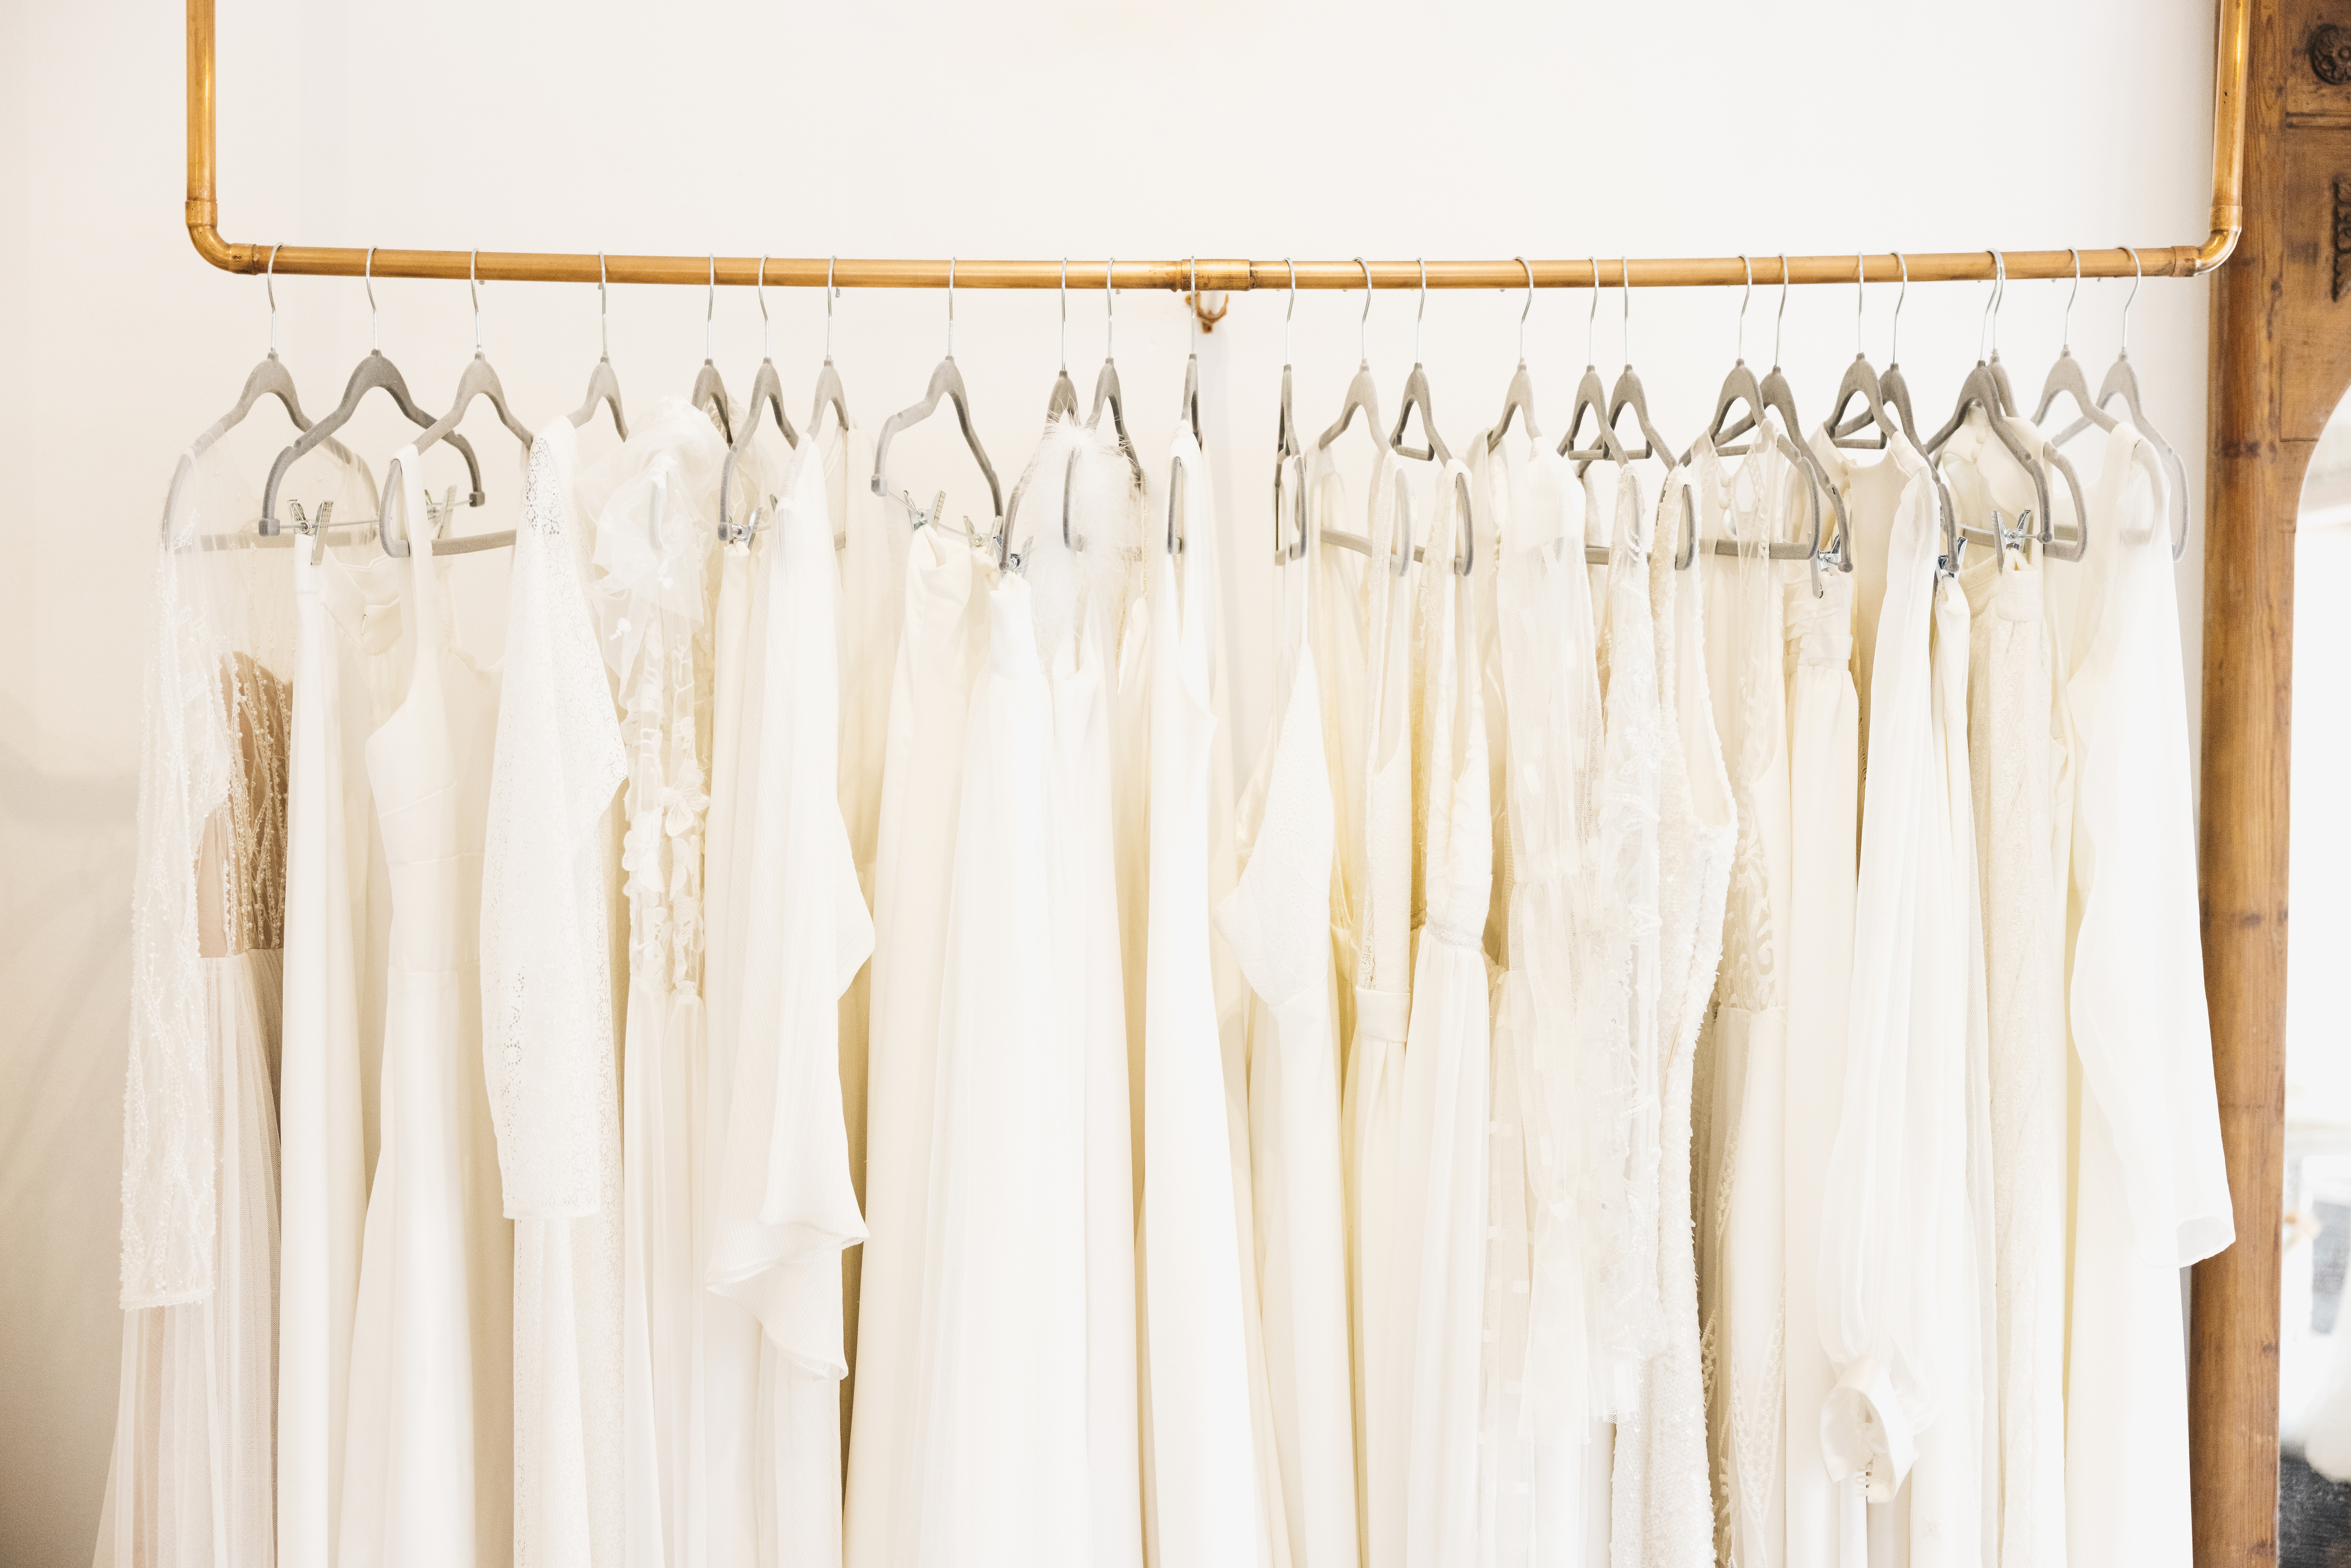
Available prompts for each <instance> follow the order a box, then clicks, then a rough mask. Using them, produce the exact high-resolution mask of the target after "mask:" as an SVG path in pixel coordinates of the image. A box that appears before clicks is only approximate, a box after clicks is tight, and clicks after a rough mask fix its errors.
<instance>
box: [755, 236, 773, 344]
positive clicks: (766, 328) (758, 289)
mask: <svg viewBox="0 0 2351 1568" xmlns="http://www.w3.org/2000/svg"><path fill="white" fill-rule="evenodd" d="M751 292H752V293H754V294H756V295H758V297H759V358H761V359H763V360H772V359H774V358H775V355H773V354H772V353H770V352H768V334H769V333H770V331H771V330H772V329H773V327H774V323H772V322H770V321H769V320H768V258H767V256H764V255H762V256H760V257H759V276H758V278H757V279H755V280H754V281H753V283H752V285H751Z"/></svg>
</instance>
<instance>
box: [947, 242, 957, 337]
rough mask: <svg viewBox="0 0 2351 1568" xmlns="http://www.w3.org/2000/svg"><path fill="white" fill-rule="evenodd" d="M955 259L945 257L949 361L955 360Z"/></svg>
mask: <svg viewBox="0 0 2351 1568" xmlns="http://www.w3.org/2000/svg"><path fill="white" fill-rule="evenodd" d="M955 264H956V258H955V257H953V256H949V257H947V358H948V359H950V360H952V359H954V358H955Z"/></svg>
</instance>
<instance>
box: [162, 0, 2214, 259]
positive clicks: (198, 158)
mask: <svg viewBox="0 0 2351 1568" xmlns="http://www.w3.org/2000/svg"><path fill="white" fill-rule="evenodd" d="M2251 6H2252V0H2220V23H2219V34H2220V56H2219V60H2218V62H2217V65H2216V68H2215V69H2214V72H2213V90H2212V231H2211V233H2210V235H2209V236H2208V237H2207V238H2206V239H2205V240H2204V241H2203V243H2202V244H2200V245H2167V246H2148V247H2144V248H2137V249H2132V248H2126V247H2124V246H2104V247H2100V248H2088V247H2085V248H2083V249H2082V250H2080V251H2079V252H2078V253H2076V252H2074V251H2070V250H2014V251H2005V252H2002V253H2001V260H2002V262H2003V263H2004V264H2005V267H2006V275H2007V276H2008V277H2013V278H2030V277H2072V276H2074V270H2075V267H2076V265H2077V263H2076V256H2077V254H2078V257H2079V260H2078V266H2079V268H2080V273H2081V276H2083V277H2131V276H2132V275H2133V274H2134V273H2135V272H2143V273H2144V274H2145V275H2146V276H2147V277H2196V276H2197V275H2198V274H2199V273H2205V272H2210V271H2211V270H2212V269H2213V268H2214V267H2219V266H2220V264H2221V263H2222V262H2224V261H2226V260H2228V259H2229V254H2230V252H2231V251H2232V250H2234V249H2235V248H2236V246H2237V237H2238V235H2239V234H2240V233H2241V231H2242V228H2243V224H2244V207H2243V204H2242V200H2241V187H2242V180H2243V174H2244V157H2245V66H2246V36H2247V29H2248V21H2247V18H2248V16H2249V13H2250V10H2251ZM213 57H214V29H213V0H188V200H187V224H188V238H189V239H190V240H191V241H193V243H194V245H195V247H196V252H197V254H198V255H200V256H203V257H204V259H205V260H206V261H208V262H210V263H212V264H213V265H214V267H220V268H221V269H222V270H224V271H226V272H246V273H257V272H260V271H262V270H264V269H265V268H266V267H269V266H270V265H271V257H272V256H273V255H274V256H275V257H276V270H277V271H279V272H285V273H310V274H319V275H325V276H331V277H359V276H360V274H361V273H362V271H365V270H368V269H370V268H372V270H373V272H374V273H375V275H376V276H378V277H447V278H456V277H465V276H466V274H467V269H468V267H472V268H473V270H474V273H475V276H477V277H483V278H494V279H518V280H525V281H530V282H543V283H594V282H595V281H597V278H598V276H599V271H600V268H601V274H602V276H603V277H605V278H607V279H608V280H609V281H611V282H613V283H679V284H701V283H706V282H710V281H712V280H713V279H714V278H715V280H716V282H719V283H726V284H738V285H746V286H747V285H749V284H751V283H753V282H755V281H758V277H759V275H760V271H761V261H760V258H759V257H757V256H718V257H716V259H715V260H714V259H713V258H711V257H709V256H601V257H600V256H596V255H595V254H593V253H592V252H589V253H566V252H559V251H502V250H485V251H478V252H467V251H462V250H402V249H398V248H395V247H392V246H378V247H375V248H374V249H373V250H372V252H371V251H369V250H365V249H355V248H351V247H349V246H304V245H285V246H279V245H269V244H261V245H248V244H243V243H239V242H234V241H230V240H225V239H223V238H222V237H221V233H220V199H219V194H218V192H219V183H218V176H219V165H220V158H219V144H218V141H217V138H216V136H215V131H214V101H215V90H214V88H215V76H214V68H213ZM371 257H372V259H371ZM1858 259H1859V261H1860V263H1861V268H1862V275H1863V277H1865V278H1867V279H1868V280H1870V281H1872V282H1884V283H1890V282H1893V281H1895V279H1896V278H1897V277H1902V276H1904V268H1905V267H1906V265H1907V277H1908V279H1909V281H1911V282H1913V283H1949V282H1955V281H1960V280H1965V279H1979V280H1985V279H1990V278H1991V277H1993V275H1994V262H1993V258H1992V253H1991V251H1989V250H1972V251H1933V252H1920V253H1917V254H1916V255H1913V254H1911V253H1909V252H1904V253H1903V256H1902V258H1901V261H1900V262H1897V261H1896V258H1895V256H1893V254H1892V253H1890V252H1889V253H1886V254H1881V255H1876V256H1861V257H1859V258H1858ZM1855 260H1856V258H1855V256H1853V255H1852V254H1850V253H1847V254H1845V255H1842V256H1786V257H1782V256H1752V257H1748V258H1741V257H1740V256H1635V257H1633V258H1631V259H1630V260H1629V261H1627V262H1626V263H1625V266H1624V267H1623V279H1622V280H1623V281H1624V282H1625V283H1628V284H1630V285H1631V286H1633V287H1641V288H1659V287H1664V288H1673V287H1702V286H1718V287H1719V286H1722V285H1727V284H1735V283H1739V282H1741V281H1742V280H1745V279H1748V278H1750V277H1751V278H1752V280H1753V281H1754V282H1757V283H1772V284H1776V283H1779V282H1781V281H1782V279H1783V277H1784V279H1785V280H1786V281H1788V282H1791V283H1847V284H1849V283H1852V282H1853V281H1855V277H1854V267H1855ZM949 265H950V264H949V263H948V262H946V261H945V260H915V261H908V260H879V259H872V258H867V257H856V256H842V257H840V258H838V259H837V260H836V259H835V258H831V257H827V256H769V257H768V258H766V264H765V273H766V281H767V282H768V283H771V284H775V285H778V286H782V287H790V286H794V285H798V286H803V287H820V286H822V285H823V284H824V282H825V281H826V277H827V275H828V272H829V271H830V273H831V281H832V282H833V283H834V284H836V285H838V286H839V287H844V288H943V287H946V284H947V269H948V267H949ZM1530 265H1531V267H1533V270H1534V283H1535V287H1539V288H1583V287H1591V286H1592V284H1593V263H1592V260H1591V258H1589V257H1584V256H1573V257H1569V258H1567V259H1563V260H1562V259H1552V260H1541V259H1531V261H1530ZM953 266H954V268H955V282H956V285H957V286H959V287H965V288H1053V287H1060V286H1061V283H1062V281H1063V278H1064V264H1063V263H1062V262H1061V261H1060V260H1058V259H1056V260H1051V261H998V260H986V259H978V258H974V259H958V260H956V262H955V263H954V264H953ZM1066 266H1067V270H1066V277H1067V280H1068V282H1069V284H1070V285H1071V287H1086V288H1100V287H1104V286H1105V285H1114V286H1115V287H1120V288H1165V289H1176V290H1184V289H1192V288H1196V289H1198V290H1200V291H1202V292H1216V291H1219V290H1232V289H1242V288H1276V289H1279V288H1287V287H1290V284H1291V281H1292V277H1293V274H1292V271H1291V266H1290V263H1289V262H1288V261H1251V260H1243V259H1237V258H1233V257H1226V256H1200V257H1197V258H1192V259H1179V260H1173V261H1122V262H1119V263H1117V264H1116V266H1115V267H1111V266H1110V264H1108V263H1104V262H1099V261H1091V262H1080V261H1072V262H1070V263H1068V264H1066ZM1370 267H1371V280H1372V282H1373V283H1374V285H1376V286H1377V287H1382V288H1404V287H1418V286H1419V285H1420V283H1421V282H1422V271H1421V267H1420V264H1419V263H1417V262H1414V261H1374V262H1372V263H1371V264H1370ZM1106 273H1107V274H1112V275H1113V276H1105V274H1106ZM1294 277H1295V280H1296V285H1297V287H1301V288H1356V287H1362V286H1363V283H1364V269H1363V268H1362V267H1359V266H1358V265H1357V264H1356V263H1354V262H1353V261H1301V262H1299V263H1297V264H1296V271H1295V274H1294ZM1598 280H1599V282H1600V283H1601V284H1602V285H1604V286H1605V287H1615V286H1616V285H1617V283H1618V281H1619V269H1618V268H1617V267H1609V266H1606V265H1603V266H1602V267H1600V268H1599V272H1598ZM1526 281H1527V271H1526V268H1525V267H1521V266H1520V264H1519V262H1517V261H1516V260H1500V261H1432V262H1429V263H1428V264H1427V272H1426V282H1427V285H1428V287H1431V288H1516V287H1524V286H1525V284H1526Z"/></svg>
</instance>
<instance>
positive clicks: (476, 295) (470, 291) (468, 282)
mask: <svg viewBox="0 0 2351 1568" xmlns="http://www.w3.org/2000/svg"><path fill="white" fill-rule="evenodd" d="M481 254H482V253H481V252H480V251H478V250H469V251H467V252H466V253H465V294H466V297H467V298H470V299H472V300H473V302H474V354H475V358H477V359H478V358H480V356H481V352H482V287H481V285H480V283H479V282H477V281H476V280H475V277H474V262H475V258H476V257H478V256H480V255H481Z"/></svg>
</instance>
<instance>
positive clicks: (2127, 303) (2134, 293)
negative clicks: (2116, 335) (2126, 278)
mask: <svg viewBox="0 0 2351 1568" xmlns="http://www.w3.org/2000/svg"><path fill="white" fill-rule="evenodd" d="M2123 248H2124V249H2125V250H2126V251H2128V252H2129V254H2130V258H2131V291H2130V297H2129V298H2126V299H2125V300H2124V301H2123V340H2122V347H2121V350H2120V351H2119V352H2117V353H2116V356H2115V357H2116V359H2122V360H2127V359H2129V358H2130V310H2131V307H2132V306H2134V305H2136V304H2137V303H2138V286H2139V285H2140V284H2142V283H2144V282H2146V281H2147V270H2146V269H2145V268H2144V267H2140V266H2139V264H2138V252H2137V251H2136V250H2132V249H2131V247H2130V246H2124V247H2123Z"/></svg>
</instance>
